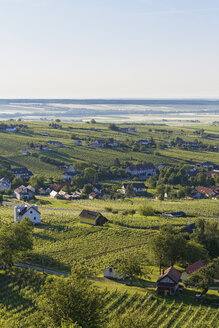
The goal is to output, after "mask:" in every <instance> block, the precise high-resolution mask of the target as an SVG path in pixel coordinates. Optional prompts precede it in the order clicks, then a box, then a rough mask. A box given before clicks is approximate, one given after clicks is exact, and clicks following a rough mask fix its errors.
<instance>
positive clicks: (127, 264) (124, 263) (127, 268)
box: [116, 254, 143, 282]
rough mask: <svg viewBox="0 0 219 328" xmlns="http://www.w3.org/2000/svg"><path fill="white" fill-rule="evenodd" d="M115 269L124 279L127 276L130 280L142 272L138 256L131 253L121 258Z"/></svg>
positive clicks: (136, 277)
mask: <svg viewBox="0 0 219 328" xmlns="http://www.w3.org/2000/svg"><path fill="white" fill-rule="evenodd" d="M116 270H117V271H118V272H119V273H121V275H122V276H123V278H124V279H125V278H126V277H127V278H128V279H129V280H130V281H131V282H132V281H134V280H136V279H139V278H140V277H141V276H142V274H143V272H142V268H141V261H140V259H139V257H138V256H133V255H132V254H130V255H129V256H127V257H126V258H124V259H122V260H121V261H120V262H119V263H118V265H117V268H116Z"/></svg>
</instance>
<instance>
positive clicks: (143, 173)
mask: <svg viewBox="0 0 219 328" xmlns="http://www.w3.org/2000/svg"><path fill="white" fill-rule="evenodd" d="M125 170H126V172H127V173H130V174H131V175H137V176H139V177H141V178H143V177H144V178H145V179H146V178H149V177H150V176H151V177H153V176H154V175H155V174H156V168H155V166H154V165H153V164H151V163H147V164H137V165H132V166H128V167H127V168H126V169H125Z"/></svg>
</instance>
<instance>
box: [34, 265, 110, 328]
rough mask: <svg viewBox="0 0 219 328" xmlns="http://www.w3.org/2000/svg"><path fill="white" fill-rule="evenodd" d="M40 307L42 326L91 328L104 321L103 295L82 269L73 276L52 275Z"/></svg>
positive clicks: (41, 296)
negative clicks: (80, 327)
mask: <svg viewBox="0 0 219 328" xmlns="http://www.w3.org/2000/svg"><path fill="white" fill-rule="evenodd" d="M37 307H38V318H40V320H41V322H40V327H57V328H58V327H61V325H64V327H66V325H67V327H72V326H71V325H70V324H72V325H73V324H74V325H75V327H78V326H82V327H83V328H91V327H97V326H98V325H99V324H100V323H102V322H103V320H104V313H103V307H104V301H103V295H102V293H101V292H99V291H98V290H97V289H96V288H95V287H93V284H92V282H91V281H89V280H88V278H87V276H86V275H85V274H84V272H83V271H82V270H80V269H75V270H74V271H73V272H72V274H71V276H70V277H69V278H64V277H53V278H51V277H48V278H47V280H46V283H45V284H44V285H43V286H42V287H41V295H40V296H39V298H38V299H37ZM76 322H77V324H78V326H77V325H76ZM73 327H74V326H73Z"/></svg>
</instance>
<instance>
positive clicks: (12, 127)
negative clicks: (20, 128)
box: [6, 125, 17, 133]
mask: <svg viewBox="0 0 219 328" xmlns="http://www.w3.org/2000/svg"><path fill="white" fill-rule="evenodd" d="M6 131H8V132H14V133H15V132H17V128H16V127H15V126H13V125H8V127H7V128H6Z"/></svg>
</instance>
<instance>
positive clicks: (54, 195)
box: [49, 190, 60, 199]
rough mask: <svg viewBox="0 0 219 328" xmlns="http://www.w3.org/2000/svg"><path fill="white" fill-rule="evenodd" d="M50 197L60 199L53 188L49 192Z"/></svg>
mask: <svg viewBox="0 0 219 328" xmlns="http://www.w3.org/2000/svg"><path fill="white" fill-rule="evenodd" d="M49 196H50V198H53V199H60V195H59V193H58V192H57V191H55V190H52V191H51V193H50V194H49Z"/></svg>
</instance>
